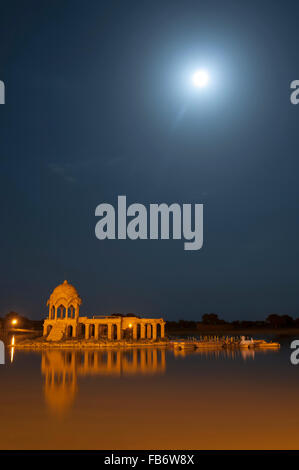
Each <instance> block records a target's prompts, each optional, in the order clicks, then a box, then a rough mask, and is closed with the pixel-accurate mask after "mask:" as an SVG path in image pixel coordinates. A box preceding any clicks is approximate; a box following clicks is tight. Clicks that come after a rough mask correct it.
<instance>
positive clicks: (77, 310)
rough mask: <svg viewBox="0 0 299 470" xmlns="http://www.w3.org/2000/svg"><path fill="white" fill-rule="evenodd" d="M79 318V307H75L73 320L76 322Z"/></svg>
mask: <svg viewBox="0 0 299 470" xmlns="http://www.w3.org/2000/svg"><path fill="white" fill-rule="evenodd" d="M78 318H79V307H78V305H77V307H76V308H75V319H76V320H77V319H78Z"/></svg>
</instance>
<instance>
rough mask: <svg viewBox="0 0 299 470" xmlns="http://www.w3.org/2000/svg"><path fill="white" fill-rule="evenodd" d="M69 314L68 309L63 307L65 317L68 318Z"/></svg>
mask: <svg viewBox="0 0 299 470" xmlns="http://www.w3.org/2000/svg"><path fill="white" fill-rule="evenodd" d="M68 316H69V309H68V308H67V307H65V318H68Z"/></svg>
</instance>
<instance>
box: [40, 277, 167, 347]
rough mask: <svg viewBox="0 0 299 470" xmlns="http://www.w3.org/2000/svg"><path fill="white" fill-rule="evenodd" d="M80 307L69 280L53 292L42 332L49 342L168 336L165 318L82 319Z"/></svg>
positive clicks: (107, 317) (139, 338)
mask: <svg viewBox="0 0 299 470" xmlns="http://www.w3.org/2000/svg"><path fill="white" fill-rule="evenodd" d="M81 304H82V300H81V298H80V297H79V295H78V292H77V290H76V289H75V287H74V286H72V285H71V284H69V283H68V282H67V281H64V282H63V284H60V285H59V286H57V287H56V288H55V289H54V290H53V292H52V294H51V295H50V298H49V300H48V302H47V305H48V306H49V316H48V318H47V319H46V320H45V321H44V330H43V334H44V336H45V337H46V338H47V340H48V341H60V340H62V339H63V338H85V339H86V340H89V339H93V340H96V341H97V340H101V339H108V340H111V341H120V340H123V339H127V340H133V341H137V340H152V341H156V340H157V339H161V338H164V336H165V321H164V320H163V319H162V318H158V319H156V318H154V319H153V318H139V317H136V316H128V315H127V316H122V315H119V316H118V315H101V316H100V315H93V316H92V318H88V317H80V316H79V307H80V305H81Z"/></svg>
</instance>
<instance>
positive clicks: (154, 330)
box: [152, 323, 157, 341]
mask: <svg viewBox="0 0 299 470" xmlns="http://www.w3.org/2000/svg"><path fill="white" fill-rule="evenodd" d="M152 329H153V330H152V331H153V340H154V341H156V339H157V323H152Z"/></svg>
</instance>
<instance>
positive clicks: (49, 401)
mask: <svg viewBox="0 0 299 470" xmlns="http://www.w3.org/2000/svg"><path fill="white" fill-rule="evenodd" d="M291 340H292V338H288V339H284V340H283V342H282V348H281V349H280V350H279V351H264V352H263V351H260V352H257V351H256V352H254V351H243V352H241V351H237V352H235V353H232V352H227V353H226V352H225V351H214V352H209V353H188V354H185V355H184V354H175V353H174V352H173V351H171V350H163V349H155V348H153V349H145V348H144V349H134V350H127V351H118V350H114V351H112V350H110V351H106V352H102V351H100V352H99V351H80V352H79V351H62V350H58V351H47V352H42V353H37V352H22V351H18V350H17V351H14V357H13V358H12V359H13V360H12V362H11V357H10V351H7V356H6V365H5V366H0V384H1V389H0V417H1V426H0V447H1V449H237V448H243V449H275V448H276V449H289V448H293V449H298V448H299V398H298V397H299V366H293V365H291V363H290V359H289V357H290V352H291V350H290V349H289V344H290V342H291Z"/></svg>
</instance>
